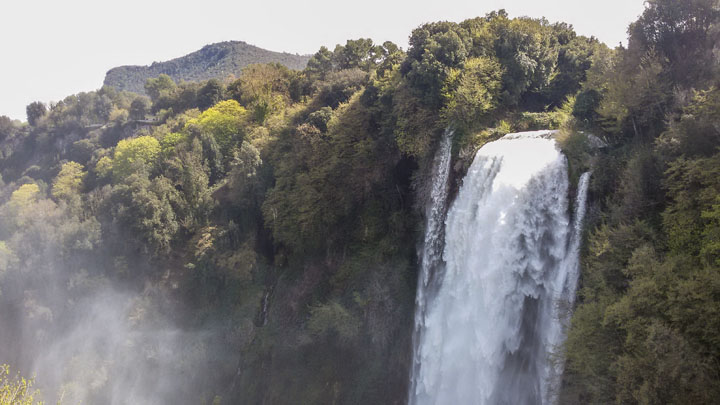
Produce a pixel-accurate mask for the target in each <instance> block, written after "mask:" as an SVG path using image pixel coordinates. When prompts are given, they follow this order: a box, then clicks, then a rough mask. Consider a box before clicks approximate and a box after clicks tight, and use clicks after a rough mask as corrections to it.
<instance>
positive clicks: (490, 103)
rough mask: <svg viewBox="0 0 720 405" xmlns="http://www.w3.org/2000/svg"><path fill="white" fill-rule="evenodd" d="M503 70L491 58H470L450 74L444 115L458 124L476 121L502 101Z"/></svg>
mask: <svg viewBox="0 0 720 405" xmlns="http://www.w3.org/2000/svg"><path fill="white" fill-rule="evenodd" d="M502 75H503V70H502V67H501V66H500V64H499V63H498V62H497V61H495V60H493V59H490V58H482V57H481V58H471V59H468V60H467V61H466V62H465V68H464V69H463V70H461V71H460V70H457V71H453V72H452V73H450V75H449V77H448V80H447V81H446V85H445V88H444V89H443V98H444V99H445V101H444V104H445V108H444V110H443V112H442V114H443V115H444V117H445V118H446V119H447V120H448V121H449V122H450V123H453V124H456V125H461V126H464V125H469V124H472V123H477V122H478V121H479V120H481V119H482V118H483V117H485V116H486V115H487V114H488V113H489V112H490V111H492V110H493V109H494V108H495V106H497V105H498V103H499V97H500V90H501V88H502Z"/></svg>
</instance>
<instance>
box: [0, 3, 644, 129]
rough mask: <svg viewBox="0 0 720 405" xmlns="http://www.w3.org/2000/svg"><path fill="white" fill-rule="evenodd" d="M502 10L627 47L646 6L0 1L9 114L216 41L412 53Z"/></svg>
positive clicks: (2, 91) (1, 68)
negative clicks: (424, 35) (414, 34)
mask: <svg viewBox="0 0 720 405" xmlns="http://www.w3.org/2000/svg"><path fill="white" fill-rule="evenodd" d="M500 8H505V9H506V10H507V11H508V13H510V15H511V16H512V17H516V16H523V15H527V16H531V17H543V16H544V17H546V18H548V19H549V20H550V21H552V22H555V21H564V22H567V23H570V24H572V25H573V26H574V27H575V30H576V31H577V32H578V33H580V34H582V35H587V36H590V35H594V36H595V37H597V38H599V39H600V40H601V41H603V42H605V43H607V44H608V45H610V46H614V45H617V44H618V43H619V42H621V41H622V42H624V41H625V38H626V29H627V26H628V24H629V23H630V22H632V21H634V20H635V19H636V18H637V17H638V16H639V15H640V14H641V13H642V10H643V0H474V1H470V0H432V1H430V0H402V1H392V0H352V1H341V0H304V1H301V0H263V1H257V0H255V1H247V0H234V1H228V0H192V1H189V0H173V1H170V0H163V1H159V0H121V1H117V0H116V1H107V0H0V15H1V16H2V19H1V21H0V52H1V53H2V59H1V60H0V115H8V116H10V117H11V118H15V119H21V120H25V106H26V105H27V104H29V103H30V102H32V101H36V100H39V101H44V102H48V101H57V100H61V99H63V98H64V97H65V96H68V95H70V94H74V93H77V92H80V91H89V90H94V89H97V88H99V87H100V86H102V81H103V79H104V77H105V72H107V70H109V69H110V68H113V67H115V66H120V65H147V64H150V63H152V62H154V61H164V60H168V59H172V58H175V57H179V56H182V55H185V54H187V53H190V52H192V51H195V50H198V49H200V48H201V47H203V46H204V45H207V44H210V43H214V42H220V41H227V40H241V41H245V42H248V43H250V44H253V45H256V46H259V47H261V48H266V49H269V50H273V51H285V52H291V53H300V54H308V53H314V52H315V51H317V49H318V48H320V46H321V45H325V46H328V47H330V48H332V47H334V46H335V44H337V43H345V41H346V40H347V39H354V38H360V37H363V38H367V37H369V38H372V39H373V40H374V41H375V42H377V43H382V42H384V41H386V40H391V41H393V42H395V43H397V44H398V45H400V46H402V47H403V48H404V49H406V48H407V38H408V36H409V35H410V32H411V31H412V29H413V28H415V27H417V26H418V25H420V24H422V23H425V22H432V21H441V20H448V21H457V22H459V21H462V20H464V19H467V18H472V17H477V16H481V15H485V14H486V13H487V12H489V11H492V10H497V9H500Z"/></svg>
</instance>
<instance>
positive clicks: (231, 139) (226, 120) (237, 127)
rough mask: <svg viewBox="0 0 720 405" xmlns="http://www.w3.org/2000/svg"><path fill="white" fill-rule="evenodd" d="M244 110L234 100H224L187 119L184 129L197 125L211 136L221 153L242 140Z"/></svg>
mask: <svg viewBox="0 0 720 405" xmlns="http://www.w3.org/2000/svg"><path fill="white" fill-rule="evenodd" d="M245 120H246V110H245V108H243V107H242V106H241V105H240V104H239V103H238V102H237V101H235V100H225V101H221V102H219V103H217V104H216V105H214V106H213V107H211V108H209V109H207V110H205V111H203V113H202V114H200V116H199V117H197V118H195V119H192V120H190V121H188V123H187V124H186V126H185V129H186V130H188V128H189V127H193V126H194V127H197V128H198V129H200V130H201V131H203V132H206V133H208V134H210V135H212V136H213V138H214V139H215V140H216V141H217V143H218V145H219V146H220V149H221V150H222V151H223V154H227V153H229V151H230V150H231V149H232V147H233V146H234V145H235V144H236V143H237V142H240V141H241V140H242V128H243V124H244V123H245Z"/></svg>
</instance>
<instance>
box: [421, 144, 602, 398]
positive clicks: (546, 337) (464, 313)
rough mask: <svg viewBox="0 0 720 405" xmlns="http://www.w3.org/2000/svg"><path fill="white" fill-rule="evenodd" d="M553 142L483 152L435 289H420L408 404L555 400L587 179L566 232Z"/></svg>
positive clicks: (448, 232)
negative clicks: (556, 353)
mask: <svg viewBox="0 0 720 405" xmlns="http://www.w3.org/2000/svg"><path fill="white" fill-rule="evenodd" d="M551 135H552V132H550V131H539V132H532V133H521V134H511V135H507V136H505V137H504V138H503V139H501V140H499V141H495V142H491V143H489V144H487V145H485V146H484V147H483V148H481V149H480V150H479V151H478V153H477V155H476V157H475V161H474V162H473V164H472V166H471V167H470V170H469V171H468V174H467V176H466V177H465V179H464V184H463V186H462V188H461V189H460V192H459V195H458V197H457V200H456V201H455V203H454V204H453V206H452V208H451V209H450V211H449V212H448V214H447V220H446V228H445V249H444V254H443V259H444V262H445V268H444V270H443V271H441V272H439V273H438V274H441V275H442V276H441V278H439V279H438V283H437V286H435V287H436V288H437V292H436V293H434V294H432V296H428V294H427V291H428V289H429V288H432V287H433V285H432V283H424V284H423V283H419V290H418V297H419V299H418V307H419V308H421V309H422V311H420V310H418V312H417V313H416V315H417V316H419V317H420V318H421V319H416V331H417V328H418V326H417V325H421V328H420V329H421V332H422V333H419V334H416V341H415V352H414V361H415V363H414V370H413V376H412V381H411V384H410V385H411V392H410V398H409V402H410V403H411V404H538V403H550V402H552V401H553V399H554V398H553V392H554V390H553V389H551V386H552V385H553V381H554V380H555V381H556V380H557V379H556V378H555V377H556V376H558V375H560V374H561V372H562V365H561V363H560V362H552V361H551V360H550V354H551V353H552V351H553V350H554V349H555V348H556V347H557V346H558V345H559V344H561V343H562V339H563V336H564V328H563V323H564V322H563V321H564V320H565V319H566V318H565V317H566V315H565V314H566V312H563V311H561V305H560V303H561V301H565V302H566V303H567V304H570V305H571V304H572V301H573V300H574V296H575V288H576V284H577V273H578V269H577V268H578V259H577V256H578V250H579V244H580V232H579V229H580V227H581V223H582V216H583V215H584V205H585V204H584V203H585V193H586V190H587V178H588V176H586V175H584V176H583V179H582V180H581V184H580V187H579V189H580V190H579V194H578V206H577V208H576V214H575V221H574V223H573V224H572V225H571V224H570V219H569V215H568V198H567V195H568V173H567V161H566V159H565V157H564V155H563V154H562V153H561V152H560V151H559V150H558V148H557V145H556V143H555V141H554V140H552V139H550V137H551ZM429 232H430V230H428V233H426V236H427V235H428V234H429ZM426 244H427V237H426ZM438 263H439V264H442V261H438ZM422 271H423V272H424V271H425V269H424V265H423V269H422ZM436 273H437V272H436ZM421 280H425V278H422V279H421ZM421 300H424V302H421Z"/></svg>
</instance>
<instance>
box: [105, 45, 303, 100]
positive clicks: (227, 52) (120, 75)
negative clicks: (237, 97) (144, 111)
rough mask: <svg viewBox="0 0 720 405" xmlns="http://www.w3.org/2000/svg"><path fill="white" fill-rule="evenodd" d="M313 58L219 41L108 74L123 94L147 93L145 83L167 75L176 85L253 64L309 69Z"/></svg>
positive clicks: (110, 82)
mask: <svg viewBox="0 0 720 405" xmlns="http://www.w3.org/2000/svg"><path fill="white" fill-rule="evenodd" d="M308 59H310V56H309V55H293V54H290V53H285V52H282V53H281V52H273V51H268V50H265V49H262V48H258V47H256V46H253V45H250V44H247V43H245V42H242V41H228V42H219V43H216V44H211V45H206V46H204V47H203V48H202V49H200V50H199V51H196V52H193V53H190V54H188V55H185V56H182V57H179V58H175V59H172V60H169V61H166V62H155V63H153V64H152V65H150V66H119V67H116V68H112V69H110V70H109V71H108V72H107V73H106V74H105V81H104V82H103V84H104V85H106V86H112V87H114V88H115V89H117V90H120V91H132V92H135V93H144V92H145V90H144V88H143V85H144V84H145V81H146V80H147V79H149V78H152V77H157V76H158V75H160V74H163V73H164V74H167V75H169V76H170V77H172V78H173V80H175V81H176V82H179V81H181V80H184V81H202V80H208V79H212V78H217V77H225V76H228V75H230V74H233V75H236V76H237V75H239V73H240V70H242V68H244V67H245V66H247V65H250V64H253V63H280V64H281V65H285V66H287V67H288V68H290V69H296V70H302V69H304V68H305V65H306V64H307V61H308Z"/></svg>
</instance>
